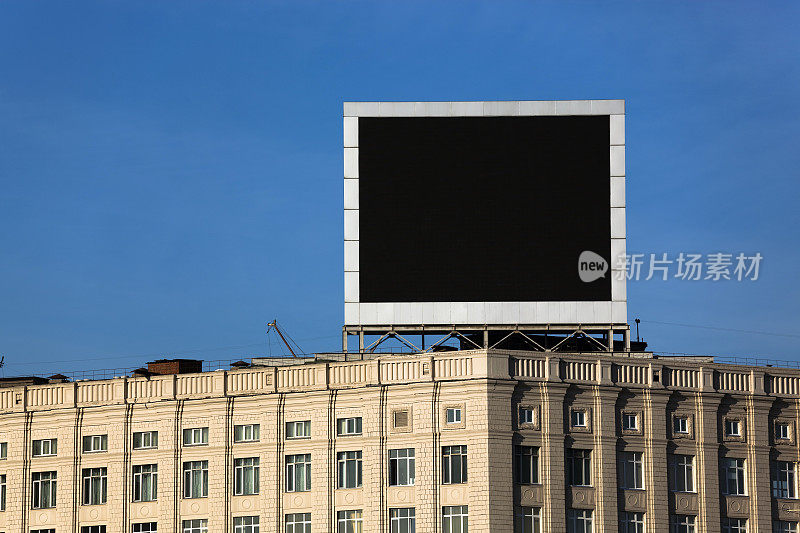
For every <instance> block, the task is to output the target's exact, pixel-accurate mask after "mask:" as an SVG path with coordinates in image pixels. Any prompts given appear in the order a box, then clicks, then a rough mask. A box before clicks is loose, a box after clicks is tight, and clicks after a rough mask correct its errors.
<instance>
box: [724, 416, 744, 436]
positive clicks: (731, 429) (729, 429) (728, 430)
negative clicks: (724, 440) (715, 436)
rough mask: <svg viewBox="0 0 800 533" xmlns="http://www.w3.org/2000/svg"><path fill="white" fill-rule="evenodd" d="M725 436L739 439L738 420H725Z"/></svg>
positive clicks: (740, 429) (740, 430)
mask: <svg viewBox="0 0 800 533" xmlns="http://www.w3.org/2000/svg"><path fill="white" fill-rule="evenodd" d="M725 436H727V437H741V436H742V428H741V424H740V423H739V421H738V420H731V419H729V418H726V419H725Z"/></svg>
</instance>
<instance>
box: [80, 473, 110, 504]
mask: <svg viewBox="0 0 800 533" xmlns="http://www.w3.org/2000/svg"><path fill="white" fill-rule="evenodd" d="M107 502H108V468H107V467H105V466H102V467H98V468H84V469H83V470H82V471H81V505H105V504H106V503H107Z"/></svg>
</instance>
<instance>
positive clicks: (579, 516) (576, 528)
mask: <svg viewBox="0 0 800 533" xmlns="http://www.w3.org/2000/svg"><path fill="white" fill-rule="evenodd" d="M567 532H568V533H592V511H591V510H589V509H568V510H567Z"/></svg>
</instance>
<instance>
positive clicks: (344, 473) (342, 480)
mask: <svg viewBox="0 0 800 533" xmlns="http://www.w3.org/2000/svg"><path fill="white" fill-rule="evenodd" d="M336 461H337V463H338V465H339V488H340V489H355V488H357V487H360V486H361V451H360V450H359V451H357V452H339V453H337V454H336ZM359 513H360V511H359ZM359 527H360V526H359Z"/></svg>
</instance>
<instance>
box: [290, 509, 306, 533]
mask: <svg viewBox="0 0 800 533" xmlns="http://www.w3.org/2000/svg"><path fill="white" fill-rule="evenodd" d="M285 533H311V513H293V514H287V515H286V531H285Z"/></svg>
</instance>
